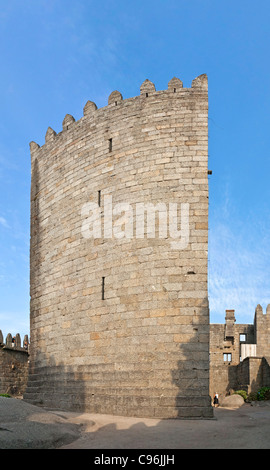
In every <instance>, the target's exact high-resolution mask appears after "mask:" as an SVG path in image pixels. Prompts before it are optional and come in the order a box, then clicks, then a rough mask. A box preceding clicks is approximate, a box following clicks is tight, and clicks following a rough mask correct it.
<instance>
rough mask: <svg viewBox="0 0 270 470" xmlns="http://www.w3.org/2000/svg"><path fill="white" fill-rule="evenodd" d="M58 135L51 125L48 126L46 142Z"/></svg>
mask: <svg viewBox="0 0 270 470" xmlns="http://www.w3.org/2000/svg"><path fill="white" fill-rule="evenodd" d="M56 135H57V134H56V132H55V131H54V130H53V129H52V128H51V127H48V129H47V132H46V135H45V143H47V142H51V141H52V140H53V139H54V138H55V137H56Z"/></svg>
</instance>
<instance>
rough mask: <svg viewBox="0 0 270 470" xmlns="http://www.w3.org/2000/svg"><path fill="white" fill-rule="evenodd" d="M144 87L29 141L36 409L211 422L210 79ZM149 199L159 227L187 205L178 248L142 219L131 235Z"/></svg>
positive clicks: (30, 394)
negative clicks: (42, 138) (38, 139)
mask: <svg viewBox="0 0 270 470" xmlns="http://www.w3.org/2000/svg"><path fill="white" fill-rule="evenodd" d="M140 91H141V93H140V95H139V96H137V97H135V98H130V99H124V100H123V99H122V95H121V94H120V93H119V92H118V91H115V92H113V93H112V94H111V95H110V97H109V101H108V106H106V107H104V108H101V109H97V107H96V105H95V104H94V103H92V102H90V101H89V102H88V103H87V104H86V106H85V108H84V115H83V117H82V118H81V119H80V120H78V121H77V122H75V120H74V118H73V117H72V116H71V115H66V117H65V119H64V121H63V130H62V131H61V132H60V133H59V134H56V133H55V132H54V131H53V130H52V129H51V128H49V129H48V131H47V133H46V138H45V144H44V145H43V146H42V147H39V145H37V144H36V143H34V142H31V144H30V149H31V159H32V189H31V314H30V329H31V360H30V375H29V383H28V388H27V392H26V393H25V399H26V400H28V401H31V402H32V403H36V404H44V405H46V406H50V407H57V408H61V407H62V408H65V409H71V410H84V411H91V412H100V413H113V414H120V415H128V416H151V417H164V418H168V417H180V418H181V417H198V418H201V417H211V416H212V408H211V406H210V399H209V309H208V288H207V258H208V86H207V77H206V76H205V75H202V76H200V77H198V78H197V79H195V80H193V82H192V86H191V88H183V84H182V82H181V81H180V80H179V79H176V78H174V79H172V80H171V81H170V82H169V85H168V89H167V90H164V91H156V89H155V86H154V84H153V83H151V82H150V81H149V80H146V81H145V82H144V83H143V84H142V86H141V89H140ZM90 203H92V206H91V205H89V204H90ZM124 203H126V204H127V210H125V207H124V206H123V204H124ZM149 203H150V204H154V205H157V204H161V206H160V207H159V209H160V211H159V213H157V214H156V223H155V224H154V228H156V231H158V229H159V228H160V224H159V225H158V222H157V221H158V220H161V219H158V216H159V217H162V216H163V217H164V213H166V210H167V209H168V208H169V205H170V204H175V203H177V204H178V209H179V212H178V216H179V217H178V228H179V230H180V227H181V223H180V222H179V220H180V221H181V217H180V215H182V222H183V214H184V210H185V211H186V212H185V214H186V218H185V221H186V227H183V224H182V227H181V228H182V232H181V239H180V238H177V239H174V240H173V241H176V242H178V243H180V244H179V246H178V248H176V247H175V245H173V241H172V237H171V236H170V233H167V234H164V232H162V235H161V236H160V233H158V234H157V233H155V234H154V233H153V228H152V232H151V233H149V232H148V233H147V229H148V226H147V229H146V222H147V220H146V216H144V215H142V214H141V212H140V217H139V218H137V219H136V222H138V220H139V222H140V223H139V224H138V226H137V225H136V226H135V225H133V226H132V222H131V221H132V220H133V219H134V217H133V219H132V218H131V217H130V210H131V211H133V216H134V214H135V212H136V214H137V211H139V209H140V208H141V206H140V204H149ZM117 204H120V205H119V206H117ZM181 204H182V206H181V209H182V208H183V211H182V212H181V210H180V205H181ZM93 205H94V206H95V207H96V212H95V211H92V212H91V210H90V207H93ZM111 208H112V209H113V214H112V217H113V228H112V225H111V224H110V216H109V215H108V214H110V213H111V212H110V209H111ZM130 208H131V209H130ZM94 212H95V214H94ZM120 216H121V217H120ZM167 216H168V214H166V217H167ZM142 220H144V221H145V227H144V230H142ZM162 220H164V219H162ZM166 220H167V221H168V219H166ZM100 221H101V223H100ZM104 221H105V224H104ZM90 222H91V223H90ZM166 226H167V225H166ZM163 228H164V227H163ZM93 229H95V236H94V237H93V236H91V234H92V231H93ZM99 231H101V232H100V236H97V234H99ZM174 236H175V234H174Z"/></svg>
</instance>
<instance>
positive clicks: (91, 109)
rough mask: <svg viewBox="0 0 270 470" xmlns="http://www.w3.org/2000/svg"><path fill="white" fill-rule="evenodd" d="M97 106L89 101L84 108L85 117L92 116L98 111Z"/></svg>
mask: <svg viewBox="0 0 270 470" xmlns="http://www.w3.org/2000/svg"><path fill="white" fill-rule="evenodd" d="M97 109H98V108H97V105H96V103H94V102H93V101H89V100H88V101H87V103H86V104H85V106H84V108H83V115H84V116H91V115H93V113H94V112H95V111H96V110H97Z"/></svg>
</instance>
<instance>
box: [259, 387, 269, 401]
mask: <svg viewBox="0 0 270 470" xmlns="http://www.w3.org/2000/svg"><path fill="white" fill-rule="evenodd" d="M257 400H259V401H261V400H270V388H269V387H262V388H260V389H259V390H258V392H257Z"/></svg>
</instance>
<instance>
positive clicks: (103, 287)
mask: <svg viewBox="0 0 270 470" xmlns="http://www.w3.org/2000/svg"><path fill="white" fill-rule="evenodd" d="M101 299H102V300H104V299H105V277H103V278H102V289H101Z"/></svg>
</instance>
